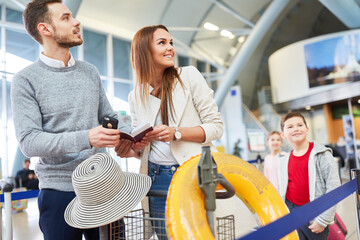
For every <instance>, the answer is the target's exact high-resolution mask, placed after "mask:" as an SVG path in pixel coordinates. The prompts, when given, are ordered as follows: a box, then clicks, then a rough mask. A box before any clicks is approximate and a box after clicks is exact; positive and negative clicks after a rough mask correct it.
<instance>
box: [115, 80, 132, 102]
mask: <svg viewBox="0 0 360 240" xmlns="http://www.w3.org/2000/svg"><path fill="white" fill-rule="evenodd" d="M132 89H133V84H130V83H121V82H114V95H115V97H118V98H120V99H121V100H124V101H128V95H129V92H130V91H131V90H132Z"/></svg>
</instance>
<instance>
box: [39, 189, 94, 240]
mask: <svg viewBox="0 0 360 240" xmlns="http://www.w3.org/2000/svg"><path fill="white" fill-rule="evenodd" d="M74 197H75V192H62V191H57V190H53V189H42V190H41V191H40V193H39V196H38V205H39V211H40V216H39V225H40V229H41V231H42V233H43V235H44V239H45V240H81V239H82V235H83V234H84V236H85V238H86V239H87V240H99V238H100V235H99V234H100V233H99V228H91V229H78V228H73V227H71V226H69V225H68V224H67V223H66V222H65V219H64V212H65V209H66V207H67V205H68V204H69V203H70V202H71V200H73V199H74Z"/></svg>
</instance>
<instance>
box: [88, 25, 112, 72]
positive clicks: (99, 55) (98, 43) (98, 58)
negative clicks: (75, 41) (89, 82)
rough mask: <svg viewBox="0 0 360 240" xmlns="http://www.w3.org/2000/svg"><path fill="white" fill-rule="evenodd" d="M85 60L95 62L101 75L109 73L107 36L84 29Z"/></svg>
mask: <svg viewBox="0 0 360 240" xmlns="http://www.w3.org/2000/svg"><path fill="white" fill-rule="evenodd" d="M83 37H84V60H85V61H87V62H89V63H91V64H94V65H95V66H96V67H97V69H98V70H99V72H100V75H103V76H106V75H107V68H106V66H107V65H106V36H105V35H103V34H99V33H95V32H91V31H87V30H85V29H84V32H83Z"/></svg>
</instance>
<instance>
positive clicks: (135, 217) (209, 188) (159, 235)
mask: <svg viewBox="0 0 360 240" xmlns="http://www.w3.org/2000/svg"><path fill="white" fill-rule="evenodd" d="M198 178H199V187H200V188H201V190H202V192H203V193H204V196H205V209H206V214H207V219H208V223H209V225H210V228H211V230H212V233H213V235H214V236H215V234H216V239H219V240H228V239H229V240H232V239H235V219H234V215H228V216H225V217H218V218H216V229H215V223H214V220H213V219H214V217H213V216H214V209H215V197H216V198H217V199H226V198H230V197H232V196H233V195H234V194H235V189H234V187H233V186H232V185H231V184H230V183H229V182H228V181H227V180H226V179H225V177H224V176H223V175H222V174H218V173H217V166H216V163H215V161H214V159H213V158H212V156H211V153H210V148H209V147H203V149H202V157H201V159H200V162H199V165H198ZM214 183H215V184H214ZM217 183H219V184H221V185H222V186H223V187H224V189H225V190H226V192H215V188H214V186H215V187H216V184H217ZM147 196H153V197H166V196H167V192H166V191H154V190H151V191H149V192H148V194H147ZM208 196H210V197H209V198H210V199H207V197H208ZM161 226H163V227H161ZM164 226H166V222H165V216H164V214H162V215H161V214H158V213H149V212H145V211H144V209H137V210H133V211H131V212H130V213H128V214H127V215H125V216H124V217H123V218H122V219H120V220H117V221H115V222H113V223H111V224H109V225H107V226H104V227H102V228H101V240H105V239H106V240H107V239H109V240H120V239H133V240H135V239H136V240H139V239H159V240H161V239H167V236H166V229H165V227H164ZM155 228H158V231H156V234H155Z"/></svg>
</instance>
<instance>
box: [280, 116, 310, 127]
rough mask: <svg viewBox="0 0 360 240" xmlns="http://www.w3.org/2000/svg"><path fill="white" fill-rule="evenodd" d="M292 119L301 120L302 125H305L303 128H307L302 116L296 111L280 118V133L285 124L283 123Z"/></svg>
mask: <svg viewBox="0 0 360 240" xmlns="http://www.w3.org/2000/svg"><path fill="white" fill-rule="evenodd" d="M293 117H300V118H302V119H303V121H304V123H305V126H306V127H307V124H306V120H305V118H304V116H303V115H302V114H301V113H299V112H297V111H292V112H288V113H287V114H285V115H284V116H283V117H282V118H281V122H280V127H281V131H284V124H285V121H286V120H288V119H290V118H293Z"/></svg>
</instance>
